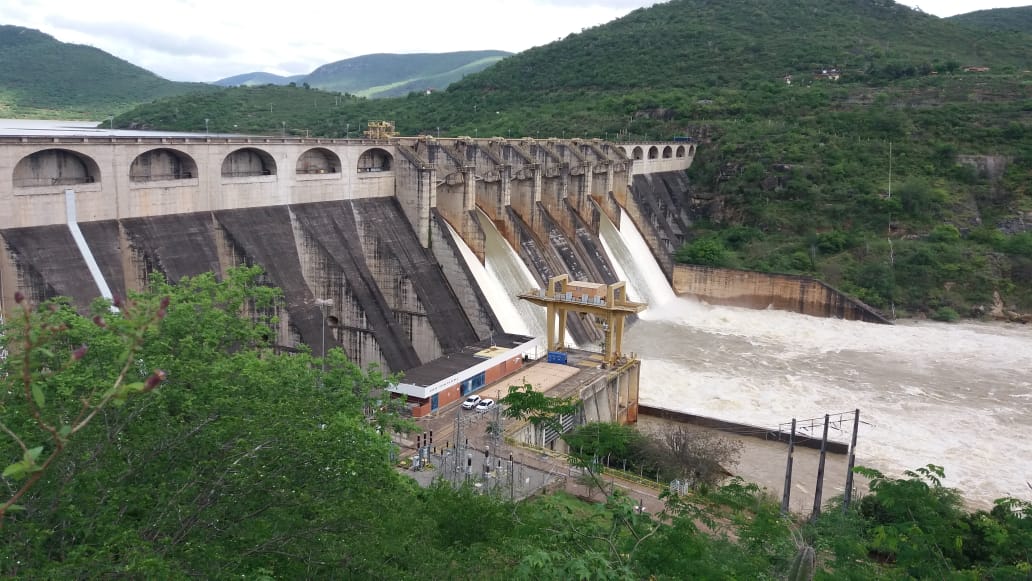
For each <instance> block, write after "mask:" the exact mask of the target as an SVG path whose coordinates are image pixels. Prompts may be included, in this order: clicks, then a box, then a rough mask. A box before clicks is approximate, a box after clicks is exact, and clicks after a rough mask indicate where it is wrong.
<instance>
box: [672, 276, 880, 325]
mask: <svg viewBox="0 0 1032 581" xmlns="http://www.w3.org/2000/svg"><path fill="white" fill-rule="evenodd" d="M673 287H674V292H676V293H677V294H683V295H691V296H694V297H697V298H699V299H702V300H704V301H706V302H708V303H713V304H718V305H731V306H736V307H746V308H750V309H766V308H771V307H772V308H775V309H779V310H783V311H793V312H796V313H801V314H804V315H813V316H815V317H836V318H839V319H847V320H855V321H866V322H868V323H882V324H886V325H890V324H892V323H891V322H890V321H889V320H888V319H886V318H885V317H884V316H882V314H881V313H879V312H877V311H876V310H874V309H873V308H871V307H869V306H867V305H865V304H863V303H861V302H860V301H858V300H856V299H854V298H852V297H850V296H848V295H846V294H845V293H843V292H841V291H838V290H836V289H834V288H832V287H831V286H828V285H827V284H825V283H823V282H821V281H819V280H817V279H814V278H810V277H806V276H797V275H792V274H768V273H763V272H753V271H749V270H736V269H731V268H714V267H711V266H696V265H688V264H678V265H675V266H674V277H673Z"/></svg>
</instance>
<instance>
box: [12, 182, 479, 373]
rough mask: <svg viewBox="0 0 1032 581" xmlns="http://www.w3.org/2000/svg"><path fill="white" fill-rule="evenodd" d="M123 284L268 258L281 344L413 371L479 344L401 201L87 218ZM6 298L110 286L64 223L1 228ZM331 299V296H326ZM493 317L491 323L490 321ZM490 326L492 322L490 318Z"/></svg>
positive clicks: (96, 246) (101, 259)
mask: <svg viewBox="0 0 1032 581" xmlns="http://www.w3.org/2000/svg"><path fill="white" fill-rule="evenodd" d="M81 228H82V231H83V235H84V238H85V239H86V241H87V246H88V249H89V250H91V251H92V253H93V254H94V257H95V258H96V260H97V263H98V265H99V267H100V271H101V272H102V273H103V276H104V278H105V279H106V280H107V281H108V283H109V285H110V287H111V288H112V289H113V292H116V293H119V294H121V293H123V292H125V291H126V290H132V289H140V288H143V287H144V286H145V285H146V283H147V279H148V278H149V277H150V276H151V275H152V273H155V272H157V273H161V274H162V275H163V276H165V277H166V278H168V279H169V280H171V281H178V280H180V279H182V278H183V277H189V276H196V275H198V274H201V273H204V272H209V271H213V272H215V273H216V274H218V275H223V274H225V272H226V270H227V269H228V268H231V267H233V266H237V265H243V264H247V265H252V264H256V265H260V266H262V267H263V268H264V269H265V271H266V273H267V274H266V278H267V280H268V282H269V284H272V285H275V286H277V287H279V288H280V289H282V290H283V293H284V302H285V305H284V308H283V312H282V313H281V319H282V321H283V323H282V325H283V327H282V328H281V333H280V336H279V337H277V343H278V344H279V345H280V346H282V347H286V348H295V347H299V346H300V345H301V344H302V343H303V344H306V345H308V346H310V347H311V348H312V350H313V351H315V352H316V353H319V352H321V351H322V349H323V348H324V347H325V348H326V349H329V348H331V347H334V346H341V347H343V348H344V350H345V352H346V353H347V354H348V356H349V357H350V358H351V359H352V360H354V361H356V362H358V363H359V364H361V365H363V366H365V365H368V364H370V363H376V364H379V365H381V366H382V367H383V368H384V369H387V370H390V371H403V370H405V369H408V368H411V367H414V366H417V365H419V364H421V363H423V362H425V361H429V360H432V359H436V358H438V357H440V356H441V355H442V354H445V353H448V352H451V351H454V350H456V349H459V348H461V347H462V346H464V345H467V344H469V343H473V342H476V341H477V340H478V333H477V331H476V329H475V328H474V326H473V324H472V323H471V322H470V319H469V317H468V316H467V315H466V309H465V308H464V307H463V305H462V302H461V301H460V300H459V298H458V295H459V294H473V293H472V291H471V287H470V286H469V283H465V286H460V285H463V282H462V280H460V279H457V280H453V281H449V280H447V278H446V277H445V274H444V271H443V270H442V268H441V267H440V265H439V264H438V262H437V261H436V259H435V258H434V256H433V254H432V253H431V252H430V251H429V250H428V249H426V248H424V247H423V246H422V245H421V244H420V242H419V240H418V239H417V238H416V235H415V232H414V231H413V230H412V228H410V227H409V226H408V220H407V219H406V218H405V216H404V214H403V211H402V209H401V207H400V205H399V204H398V202H397V200H395V199H394V198H368V199H364V200H356V201H335V202H319V203H312V204H290V205H277V206H266V207H255V208H241V209H234V210H219V211H215V212H192V213H183V214H172V215H158V216H152V217H146V218H143V217H141V218H126V219H122V220H109V221H98V222H83V223H81ZM0 238H2V240H3V244H4V249H5V252H3V253H2V255H3V259H2V260H0V283H3V284H2V288H3V295H4V297H3V298H4V303H5V304H7V305H11V304H13V295H14V292H15V291H17V290H21V291H22V292H24V293H25V294H26V295H27V296H28V297H29V299H30V300H32V301H33V302H40V301H44V300H47V299H50V298H53V297H55V296H59V295H63V296H69V297H72V298H73V300H74V302H75V304H77V305H78V306H80V307H83V308H84V307H85V306H86V305H87V304H88V303H89V302H90V301H92V300H93V298H95V297H96V296H97V295H98V294H99V293H98V290H97V285H96V283H95V282H94V280H93V278H91V277H90V276H89V274H88V272H87V268H86V266H85V258H84V257H83V255H82V253H81V252H80V250H79V249H78V248H77V247H76V246H75V244H74V242H73V241H72V240H71V236H70V235H69V234H68V228H67V227H66V226H64V225H60V226H59V225H50V226H40V227H35V228H14V229H0ZM320 301H330V304H325V303H324V304H321V305H320ZM486 324H488V325H490V324H491V323H490V322H488V323H486ZM481 326H484V323H483V322H481Z"/></svg>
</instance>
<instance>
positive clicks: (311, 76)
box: [213, 50, 512, 98]
mask: <svg viewBox="0 0 1032 581" xmlns="http://www.w3.org/2000/svg"><path fill="white" fill-rule="evenodd" d="M511 54H512V53H508V52H505V51H499V50H480V51H453V52H445V53H402V54H399V53H372V54H367V55H361V56H357V57H353V58H349V59H343V60H339V61H335V62H332V63H327V64H324V65H321V66H319V67H317V68H316V69H315V70H313V71H312V72H311V73H308V74H307V75H293V76H289V77H285V76H281V75H274V74H271V73H264V72H254V73H245V74H243V75H235V76H233V77H227V78H225V79H220V80H218V81H215V82H214V83H213V84H216V85H219V86H256V85H264V84H273V85H288V84H290V83H295V84H298V85H301V84H307V85H309V86H311V87H314V88H317V89H323V90H327V91H338V92H342V93H351V94H355V95H359V96H363V97H374V98H380V97H392V96H401V95H405V94H407V93H409V92H411V91H423V90H442V89H445V88H446V87H447V86H448V85H450V84H451V83H452V82H454V81H457V80H459V79H461V78H462V77H463V76H465V75H467V74H472V73H476V72H479V71H481V70H483V69H485V68H487V67H489V66H491V65H493V64H494V63H496V62H498V61H499V60H501V59H503V58H505V57H507V56H511Z"/></svg>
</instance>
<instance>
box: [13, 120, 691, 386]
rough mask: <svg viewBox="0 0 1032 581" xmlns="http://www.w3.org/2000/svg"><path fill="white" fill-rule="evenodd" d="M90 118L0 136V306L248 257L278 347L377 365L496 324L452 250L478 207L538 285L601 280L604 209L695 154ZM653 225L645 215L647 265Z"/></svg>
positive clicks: (223, 267) (604, 274)
mask: <svg viewBox="0 0 1032 581" xmlns="http://www.w3.org/2000/svg"><path fill="white" fill-rule="evenodd" d="M90 131H91V133H88V134H77V133H75V132H71V133H69V134H61V133H54V134H51V135H48V136H42V135H39V134H5V133H2V132H0V310H7V309H9V308H11V306H12V305H13V298H14V296H15V293H17V292H19V291H20V292H23V293H24V294H25V295H26V296H28V297H29V298H30V300H32V301H35V302H39V301H44V300H47V299H50V298H53V297H56V296H67V297H70V298H71V299H72V301H73V303H74V304H75V305H76V306H77V307H78V308H80V309H82V310H85V309H86V308H87V305H88V304H89V303H90V302H91V301H92V300H93V299H94V298H96V297H97V296H100V295H106V296H107V295H119V296H124V295H125V294H127V293H129V292H132V291H135V290H141V289H143V288H145V287H146V285H147V283H148V280H149V279H150V277H151V276H153V274H154V273H160V274H161V275H162V276H163V277H165V278H166V279H168V280H170V281H172V282H176V281H179V280H182V279H183V278H184V277H193V276H197V275H200V274H202V273H206V272H214V273H215V274H216V276H219V277H222V276H224V275H225V274H226V272H227V270H228V269H230V268H232V267H234V266H238V265H259V266H261V267H262V268H263V269H264V271H265V273H266V274H265V275H264V279H263V280H264V281H266V282H267V283H268V284H270V285H274V286H277V287H279V288H281V289H282V290H283V292H284V305H283V307H282V309H281V312H279V313H277V315H278V318H279V320H280V326H279V328H278V329H277V332H278V336H277V337H276V342H277V344H278V345H279V346H281V347H284V348H299V347H301V346H302V345H307V346H308V347H310V348H311V349H312V350H313V351H315V352H316V353H321V352H323V351H324V350H326V349H329V348H331V347H334V346H341V347H342V348H343V349H344V350H345V352H346V353H347V354H348V356H349V357H350V358H351V359H352V360H354V361H356V362H357V363H359V364H361V365H363V366H364V365H368V364H371V363H375V364H379V365H380V366H382V367H383V368H384V369H387V370H390V371H403V370H406V369H411V368H413V367H415V366H417V365H419V364H421V363H424V362H426V361H429V360H433V359H436V358H438V357H440V356H442V355H444V354H448V353H451V352H454V351H455V350H457V349H461V348H462V346H464V345H469V344H471V343H474V342H476V341H477V340H480V339H483V338H485V337H489V336H491V335H492V334H494V333H497V332H498V331H500V328H499V325H498V321H497V317H496V316H495V314H494V313H493V311H492V309H491V306H490V305H489V304H488V302H487V300H486V299H485V297H484V296H483V293H482V292H481V291H480V289H479V288H477V284H476V282H475V281H474V279H473V278H472V275H471V273H470V269H469V268H468V266H467V265H466V263H465V261H464V259H463V257H462V252H461V251H460V248H459V244H460V242H461V243H463V244H465V245H466V246H468V247H469V248H470V249H471V250H472V252H473V254H474V255H475V256H476V258H477V259H478V260H480V261H481V262H483V261H484V259H485V257H484V246H485V242H484V240H485V238H484V236H485V230H484V228H486V227H488V224H487V223H486V222H485V223H484V224H481V221H480V219H479V216H480V212H483V213H484V214H486V215H487V216H488V217H489V219H490V223H491V225H493V226H494V227H496V228H498V230H499V231H500V232H501V233H502V235H503V236H504V237H505V238H506V239H507V240H509V242H510V243H511V244H513V246H514V247H515V248H516V249H517V251H518V253H519V254H520V256H521V257H523V259H524V261H525V262H526V263H527V264H528V265H529V266H530V270H531V272H532V273H533V274H534V276H535V278H536V279H538V282H539V284H541V285H544V282H545V281H547V280H548V279H550V278H551V277H553V276H555V275H557V274H562V273H567V274H570V275H572V276H573V277H574V278H575V279H579V280H588V281H593V282H599V283H611V282H615V278H616V277H615V274H614V268H613V265H611V264H609V261H608V258H607V257H606V256H605V253H604V252H602V250H601V244H600V243H599V241H598V228H599V222H600V215H601V213H605V214H606V215H608V216H609V217H610V218H611V219H615V220H619V217H620V212H621V207H622V206H624V205H628V206H630V207H631V208H632V211H631V212H630V213H631V214H632V215H634V216H635V217H636V218H635V219H636V220H638V219H641V220H643V221H647V222H649V223H651V219H650V218H649V216H650V215H651V214H650V212H652V213H654V212H656V211H657V210H655V208H654V206H655V205H654V204H652V203H651V202H649V201H648V200H647V199H645V198H642V197H641V196H646V197H647V196H648V195H650V194H649V193H648V192H647V191H645V190H643V191H642V192H641V193H638V194H635V195H634V196H632V192H633V191H635V186H634V185H633V184H632V181H633V182H640V183H642V184H648V183H650V182H649V181H648V180H649V176H651V175H652V174H653V173H655V172H668V171H669V172H675V173H676V172H677V171H680V172H683V171H684V170H685V169H687V168H688V166H689V165H690V164H691V160H692V156H693V155H694V147H693V146H684V145H683V144H674V143H662V142H660V143H642V144H629V145H627V144H613V143H608V142H604V141H601V140H596V139H591V140H588V139H584V140H580V139H571V140H565V139H563V140H560V139H547V140H536V139H518V140H508V139H502V138H498V137H494V138H488V139H473V138H468V137H462V138H455V139H434V138H431V137H427V136H422V137H418V138H401V137H390V138H385V139H354V140H351V139H349V140H339V139H308V138H297V137H289V138H288V137H281V138H275V137H259V136H235V135H213V136H208V135H197V134H167V135H162V134H154V133H138V134H133V132H128V131H111V132H104V131H101V130H90ZM639 149H640V151H639ZM641 180H645V181H641ZM638 189H642V188H641V187H639V188H638ZM636 200H639V201H636ZM639 207H641V208H644V209H643V210H636V209H635V208H639ZM668 230H669V229H668V228H667V229H664V228H663V227H662V226H653V228H652V231H653V232H654V236H653V237H652V239H653V240H657V241H659V243H658V246H654V252H656V255H657V257H659V258H661V259H662V257H663V256H664V252H665V251H662V250H656V248H660V247H662V244H663V240H664V236H665V237H666V238H667V239H669V237H670V235H669V234H664V232H667V231H668ZM570 330H571V334H572V335H573V338H574V340H576V341H577V342H579V343H584V344H590V343H594V342H597V341H598V340H599V339H600V338H601V336H602V335H601V332H600V330H599V329H598V328H596V324H595V321H592V320H587V319H579V318H578V319H577V320H575V321H572V322H571V325H570Z"/></svg>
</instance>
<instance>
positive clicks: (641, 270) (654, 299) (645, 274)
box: [599, 210, 677, 308]
mask: <svg viewBox="0 0 1032 581" xmlns="http://www.w3.org/2000/svg"><path fill="white" fill-rule="evenodd" d="M620 212H621V216H620V223H621V224H623V225H624V227H623V228H621V229H617V227H616V226H615V225H614V224H613V222H612V221H611V220H610V219H609V217H608V216H606V215H605V214H604V213H602V214H601V216H602V218H601V223H600V225H599V238H600V239H601V240H602V247H603V248H604V249H605V251H606V254H607V255H609V261H610V262H611V263H612V264H613V268H614V269H615V270H616V273H617V276H619V277H620V279H621V280H625V281H627V287H628V294H629V295H630V297H631V298H633V299H636V300H639V301H644V302H646V303H648V304H649V306H650V307H653V308H654V307H658V306H661V305H665V304H668V303H670V302H671V301H673V300H674V299H676V298H677V296H676V295H675V294H674V291H673V290H671V288H670V284H669V283H668V282H667V279H666V276H665V275H664V274H663V269H661V268H660V267H659V264H657V263H656V260H655V258H653V256H652V251H651V250H649V246H648V244H646V242H645V239H644V238H642V236H641V233H639V232H638V229H637V228H635V227H634V224H633V223H632V222H631V218H630V216H628V215H627V214H625V213H623V210H621V211H620ZM625 265H626V266H627V267H626V268H625Z"/></svg>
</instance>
